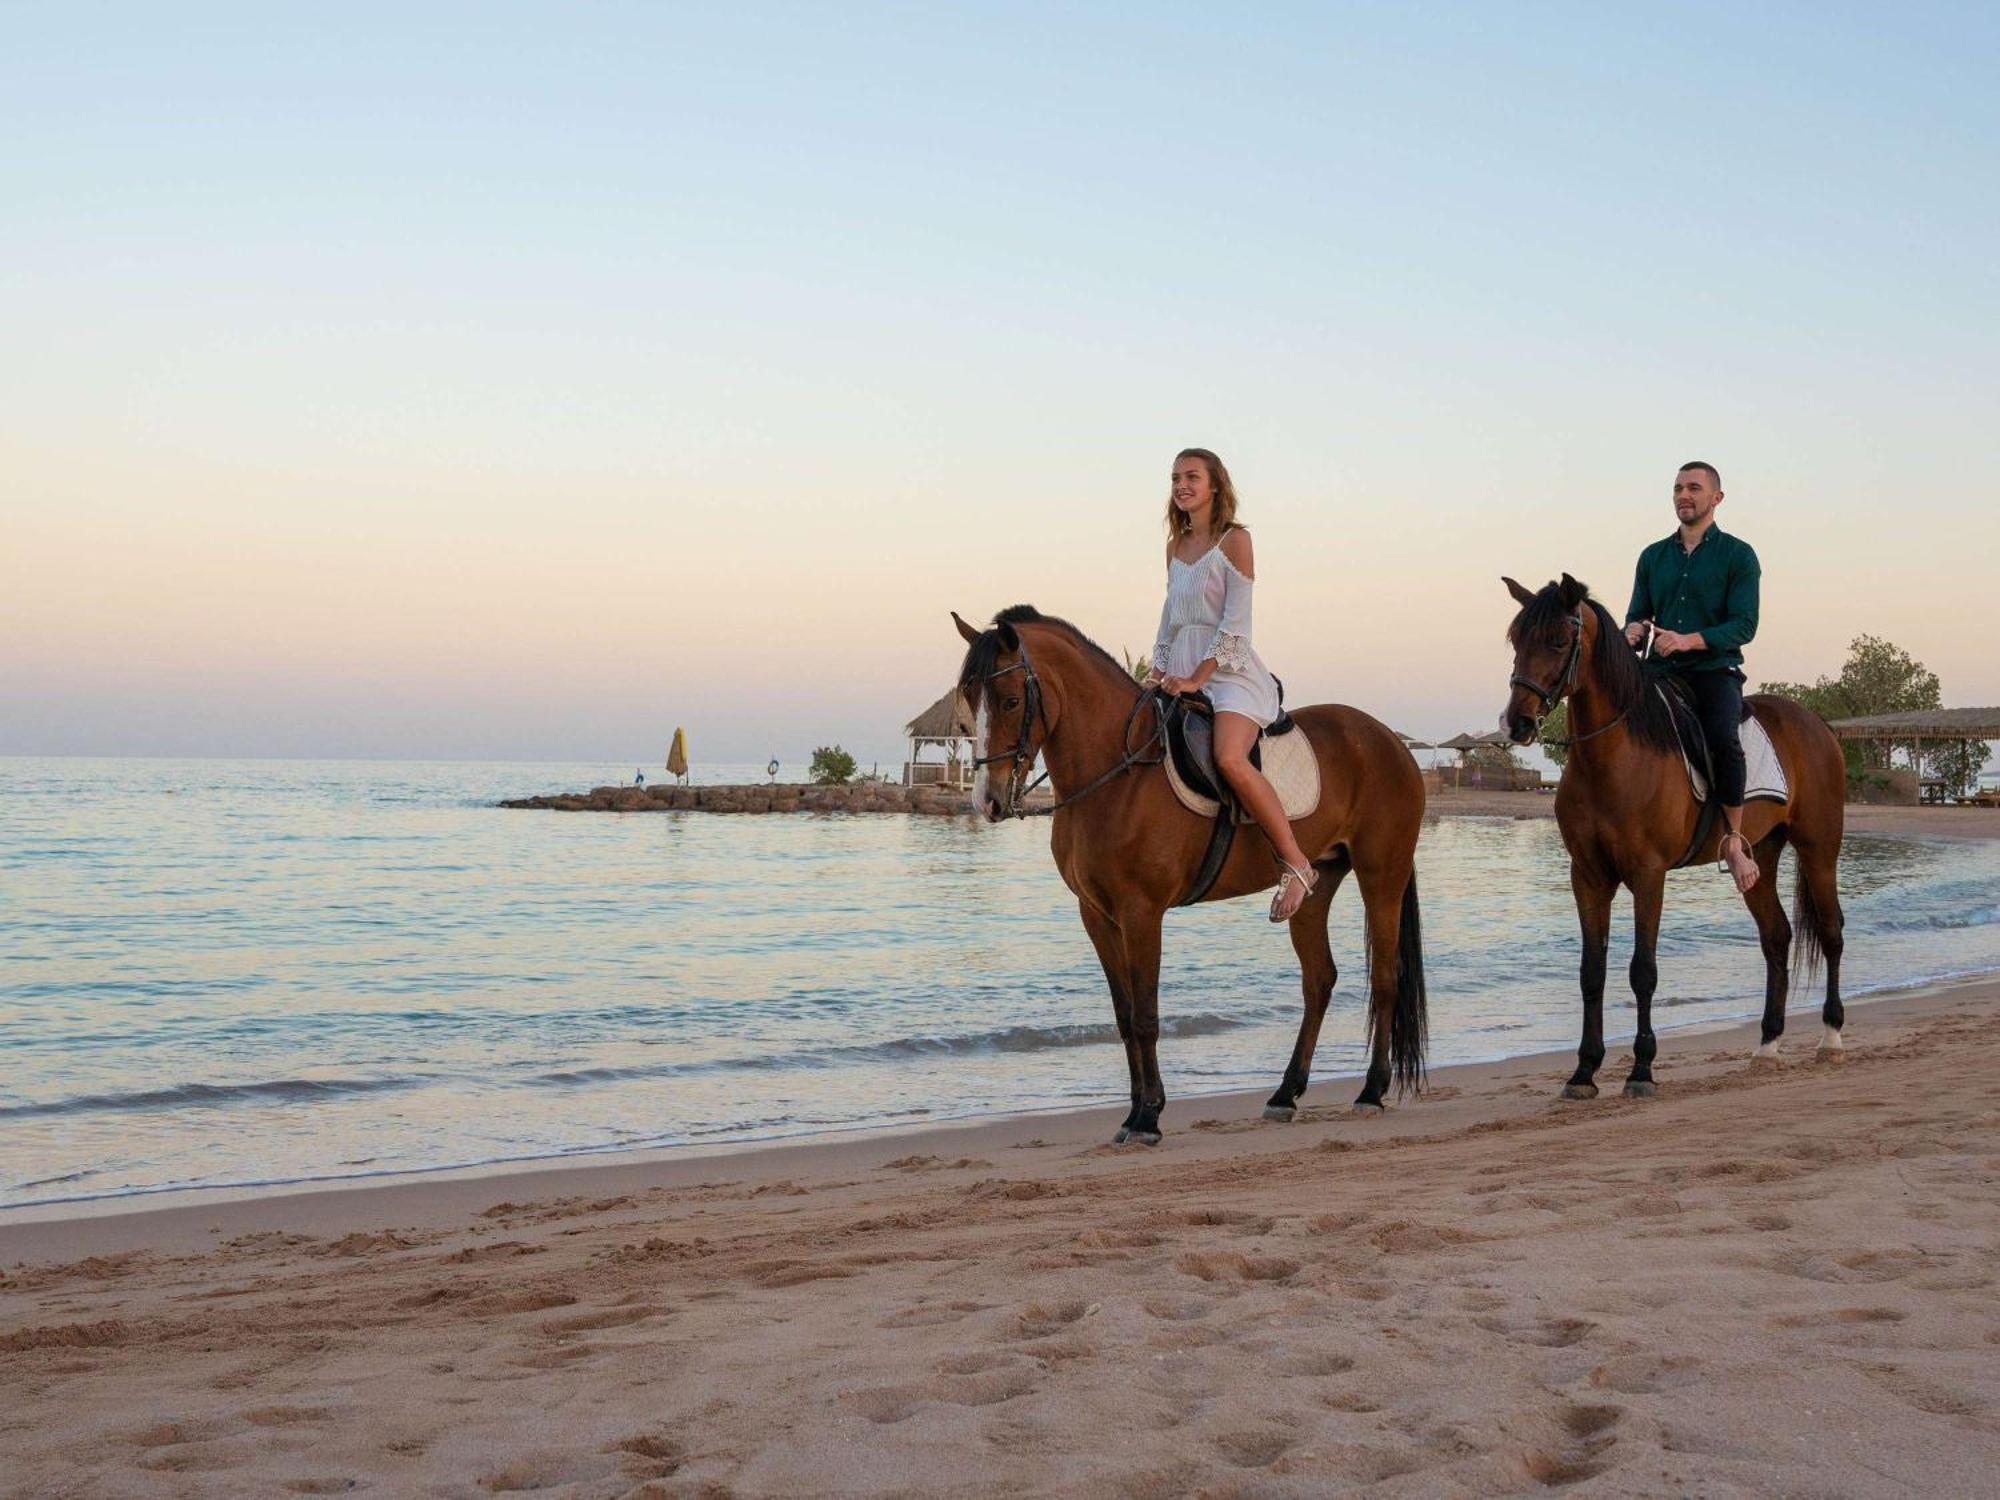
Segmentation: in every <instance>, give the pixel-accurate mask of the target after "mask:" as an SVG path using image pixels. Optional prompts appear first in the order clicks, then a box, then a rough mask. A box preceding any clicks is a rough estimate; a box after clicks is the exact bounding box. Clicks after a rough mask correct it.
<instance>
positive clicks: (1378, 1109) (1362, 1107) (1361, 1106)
mask: <svg viewBox="0 0 2000 1500" xmlns="http://www.w3.org/2000/svg"><path fill="white" fill-rule="evenodd" d="M1388 1112H1389V1111H1388V1110H1387V1109H1386V1108H1385V1107H1384V1106H1382V1105H1380V1104H1368V1103H1365V1102H1364V1101H1362V1100H1360V1099H1356V1100H1355V1101H1354V1107H1353V1108H1352V1109H1350V1110H1348V1113H1349V1114H1351V1115H1359V1116H1361V1117H1362V1118H1363V1119H1366V1118H1368V1117H1369V1116H1371V1115H1385V1114H1387V1113H1388Z"/></svg>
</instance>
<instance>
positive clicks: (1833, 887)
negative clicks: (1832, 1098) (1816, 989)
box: [1798, 847, 1847, 1062]
mask: <svg viewBox="0 0 2000 1500" xmlns="http://www.w3.org/2000/svg"><path fill="white" fill-rule="evenodd" d="M1798 856H1799V886H1800V890H1801V894H1802V896H1803V897H1804V899H1803V900H1802V901H1801V902H1800V907H1801V911H1800V915H1801V916H1802V917H1803V918H1804V920H1805V921H1806V922H1807V923H1808V924H1809V925H1810V928H1811V933H1810V941H1811V942H1813V943H1814V944H1816V945H1817V946H1818V948H1819V954H1820V957H1821V959H1823V960H1824V961H1825V963H1826V1004H1825V1006H1824V1007H1823V1008H1822V1009H1821V1010H1820V1021H1821V1023H1822V1030H1821V1032H1820V1041H1819V1057H1820V1060H1821V1061H1822V1062H1824V1061H1827V1060H1828V1059H1831V1060H1833V1061H1835V1062H1838V1061H1840V1060H1841V1056H1842V1044H1841V1040H1840V1029H1841V1027H1843V1026H1845V1025H1846V1024H1847V1012H1846V1010H1845V1008H1844V1007H1842V1005H1841V1003H1840V955H1841V954H1842V952H1844V951H1845V949H1846V947H1847V939H1846V938H1845V937H1844V936H1842V929H1843V927H1844V926H1845V925H1846V918H1845V917H1843V916H1842V915H1841V911H1840V878H1839V858H1840V856H1839V850H1838V848H1837V847H1836V849H1835V852H1834V853H1833V855H1831V856H1828V855H1827V854H1826V853H1825V851H1824V850H1811V851H1808V850H1806V849H1805V848H1803V847H1801V848H1800V849H1799V851H1798Z"/></svg>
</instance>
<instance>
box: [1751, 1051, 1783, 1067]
mask: <svg viewBox="0 0 2000 1500" xmlns="http://www.w3.org/2000/svg"><path fill="white" fill-rule="evenodd" d="M1784 1065H1785V1060H1784V1059H1783V1058H1782V1057H1780V1056H1778V1054H1777V1053H1775V1052H1766V1051H1765V1050H1764V1049H1763V1048H1761V1047H1759V1048H1758V1049H1757V1050H1756V1051H1755V1052H1753V1053H1751V1054H1750V1066H1751V1067H1753V1068H1782V1067H1783V1066H1784Z"/></svg>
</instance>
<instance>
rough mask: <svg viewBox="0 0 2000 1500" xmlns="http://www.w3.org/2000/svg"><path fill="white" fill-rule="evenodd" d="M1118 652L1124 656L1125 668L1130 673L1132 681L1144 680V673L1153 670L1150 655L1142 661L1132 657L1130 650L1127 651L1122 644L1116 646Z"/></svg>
mask: <svg viewBox="0 0 2000 1500" xmlns="http://www.w3.org/2000/svg"><path fill="white" fill-rule="evenodd" d="M1118 654H1119V655H1120V656H1122V657H1124V658H1125V670H1126V671H1128V672H1130V673H1131V674H1132V680H1133V681H1134V682H1144V681H1145V680H1146V674H1147V673H1149V672H1151V671H1152V670H1153V662H1152V658H1150V657H1148V658H1146V659H1145V660H1143V661H1142V660H1140V659H1138V658H1136V657H1134V656H1133V655H1132V653H1131V652H1130V651H1127V650H1126V649H1125V648H1124V647H1123V646H1120V647H1119V648H1118Z"/></svg>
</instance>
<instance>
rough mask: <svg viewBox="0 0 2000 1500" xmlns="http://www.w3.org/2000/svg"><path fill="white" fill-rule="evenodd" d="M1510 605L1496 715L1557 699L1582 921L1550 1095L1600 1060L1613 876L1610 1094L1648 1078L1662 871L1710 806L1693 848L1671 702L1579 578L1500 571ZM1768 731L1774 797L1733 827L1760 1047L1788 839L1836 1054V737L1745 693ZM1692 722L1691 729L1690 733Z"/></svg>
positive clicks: (1690, 807)
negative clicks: (1505, 687)
mask: <svg viewBox="0 0 2000 1500" xmlns="http://www.w3.org/2000/svg"><path fill="white" fill-rule="evenodd" d="M1501 581H1502V582H1503V583H1505V584H1506V585H1507V591H1508V592H1509V593H1510V594H1512V595H1513V596H1514V599H1515V601H1516V602H1517V603H1518V604H1519V605H1520V606H1521V609H1520V612H1519V613H1518V614H1516V615H1515V617H1514V621H1513V623H1512V624H1511V625H1509V626H1508V628H1507V639H1508V641H1509V642H1510V643H1511V644H1512V646H1513V648H1514V675H1513V678H1512V680H1511V682H1510V684H1509V687H1510V691H1509V694H1508V698H1507V707H1506V709H1505V711H1504V712H1503V713H1502V714H1501V723H1502V726H1503V727H1504V728H1505V729H1506V731H1507V734H1508V737H1509V738H1511V739H1512V740H1513V741H1514V743H1515V744H1517V745H1526V744H1530V743H1532V742H1533V741H1534V739H1535V737H1536V735H1537V734H1538V733H1539V731H1540V727H1541V721H1542V719H1543V718H1544V717H1545V716H1546V715H1547V714H1548V712H1549V711H1550V710H1551V709H1552V708H1554V707H1555V705H1556V704H1557V703H1558V702H1559V701H1561V700H1563V699H1565V698H1567V699H1568V701H1569V705H1570V708H1569V745H1570V750H1569V756H1568V759H1567V760H1566V762H1565V763H1564V766H1563V776H1562V784H1561V786H1560V787H1558V788H1557V790H1556V824H1557V826H1558V827H1559V828H1561V830H1562V837H1563V843H1564V845H1565V846H1566V847H1567V848H1568V850H1569V860H1570V865H1569V879H1570V889H1571V891H1572V892H1573V893H1574V894H1575V896H1576V911H1577V918H1578V921H1579V922H1580V924H1581V926H1582V929H1583V964H1582V971H1581V974H1582V985H1583V1040H1582V1042H1581V1043H1580V1044H1579V1045H1578V1047H1577V1053H1576V1057H1577V1065H1576V1071H1575V1072H1574V1073H1573V1074H1572V1075H1571V1076H1570V1080H1569V1082H1568V1084H1566V1085H1565V1086H1564V1088H1563V1095H1564V1097H1565V1098H1571V1099H1590V1098H1595V1097H1596V1095H1597V1083H1596V1075H1597V1070H1598V1068H1599V1067H1600V1066H1601V1065H1602V1064H1603V1062H1604V977H1605V949H1606V946H1607V942H1608V939H1609V934H1610V928H1611V903H1612V900H1613V899H1614V898H1615V897H1616V895H1617V893H1618V887H1619V886H1620V885H1623V886H1625V887H1626V888H1627V889H1629V890H1630V891H1631V892H1632V927H1633V939H1632V968H1631V982H1632V994H1633V997H1634V999H1635V1000H1636V1001H1637V1002H1638V1009H1639V1016H1638V1034H1637V1035H1636V1036H1635V1037H1634V1039H1633V1042H1632V1072H1631V1076H1630V1077H1629V1078H1628V1079H1627V1080H1626V1083H1625V1092H1626V1093H1627V1094H1630V1095H1634V1096H1641V1097H1643V1096H1646V1095H1650V1094H1652V1093H1654V1092H1655V1085H1654V1081H1653V1058H1654V1056H1655V1055H1656V1053H1657V1050H1658V1044H1657V1042H1656V1041H1655V1039H1654V1036H1653V991H1654V989H1655V987H1656V986H1657V984H1658V982H1659V970H1658V966H1657V965H1656V963H1655V961H1654V949H1655V944H1656V943H1657V940H1658V938H1659V931H1660V909H1661V906H1662V904H1663V901H1664V899H1665V893H1666V881H1667V871H1668V870H1669V869H1671V868H1673V867H1674V866H1675V864H1676V863H1677V862H1678V861H1680V860H1681V859H1682V857H1683V856H1684V855H1685V856H1686V857H1687V859H1688V860H1689V862H1691V863H1692V862H1699V861H1712V860H1714V859H1715V858H1716V857H1717V854H1718V849H1719V845H1720V844H1721V840H1722V833H1723V828H1722V825H1721V820H1720V819H1717V820H1716V825H1717V826H1716V827H1715V828H1713V829H1711V830H1709V832H1708V833H1707V835H1706V837H1705V838H1704V840H1703V842H1702V846H1701V847H1700V848H1694V847H1692V845H1693V843H1694V839H1695V835H1696V832H1697V830H1698V827H1699V822H1700V813H1701V807H1700V804H1698V803H1697V802H1696V801H1695V799H1694V793H1693V791H1692V790H1691V788H1690V787H1689V785H1688V776H1687V769H1686V767H1685V765H1684V764H1683V762H1682V759H1681V751H1680V746H1679V741H1678V740H1677V738H1676V737H1675V733H1674V726H1673V720H1672V717H1671V712H1670V710H1669V709H1668V708H1667V706H1666V704H1665V703H1663V702H1662V701H1661V699H1660V696H1659V694H1658V693H1657V692H1655V691H1654V689H1653V686H1652V684H1650V683H1649V682H1648V681H1647V680H1646V678H1645V674H1644V673H1643V672H1642V671H1641V669H1640V667H1639V662H1638V658H1637V657H1636V656H1635V655H1634V654H1633V652H1632V649H1631V647H1630V646H1629V645H1627V644H1626V641H1625V636H1624V632H1623V631H1621V630H1620V629H1619V627H1618V623H1617V622H1616V621H1615V620H1614V619H1613V618H1612V616H1611V613H1610V611H1609V610H1607V609H1605V607H1604V606H1603V605H1602V604H1599V603H1598V602H1597V601H1596V600H1595V599H1592V598H1591V597H1590V590H1589V589H1587V588H1586V587H1584V585H1583V584H1581V583H1579V582H1577V581H1576V579H1574V578H1572V577H1570V576H1569V574H1567V573H1565V574H1563V576H1562V578H1561V580H1560V581H1559V582H1555V583H1551V584H1549V585H1548V586H1547V587H1545V588H1543V589H1542V590H1540V591H1539V592H1535V593H1531V592H1530V591H1529V590H1527V589H1526V588H1524V587H1522V586H1521V585H1520V584H1518V583H1516V582H1515V581H1514V580H1513V579H1511V578H1507V579H1503V580H1501ZM1744 703H1745V704H1746V705H1747V706H1748V707H1749V709H1750V710H1751V712H1752V713H1754V714H1755V715H1756V717H1757V720H1758V722H1759V723H1761V724H1762V725H1763V726H1764V729H1765V731H1766V732H1767V733H1768V734H1769V735H1770V737H1771V743H1772V746H1773V747H1774V748H1775V749H1776V751H1777V754H1778V759H1779V761H1780V762H1781V763H1782V765H1783V766H1784V770H1785V777H1786V782H1787V785H1788V791H1789V800H1787V801H1785V802H1782V803H1780V802H1772V801H1764V800H1758V801H1752V802H1750V803H1749V804H1747V805H1746V806H1745V807H1744V809H1743V835H1744V838H1745V840H1746V841H1747V842H1748V843H1749V845H1750V848H1751V852H1752V853H1753V854H1754V855H1755V857H1756V860H1757V869H1758V876H1759V878H1758V880H1757V882H1756V883H1755V884H1754V885H1752V886H1751V887H1750V889H1749V890H1748V891H1747V892H1745V893H1744V896H1743V902H1744V904H1745V905H1746V906H1748V907H1749V908H1750V915H1751V916H1752V917H1753V918H1754V919H1755V921H1756V923H1757V935H1758V938H1759V940H1760V942H1761V945H1762V948H1763V951H1764V1024H1763V1039H1762V1044H1761V1045H1760V1046H1759V1047H1758V1049H1757V1054H1758V1056H1759V1057H1762V1058H1765V1059H1775V1058H1776V1057H1777V1055H1778V1038H1779V1037H1780V1036H1781V1035H1783V1033H1784V1030H1785V1004H1786V1000H1787V998H1788V995H1789V992H1790V984H1791V978H1792V976H1791V974H1790V972H1789V969H1788V965H1789V962H1790V958H1791V949H1792V936H1793V924H1792V922H1791V921H1787V920H1786V917H1785V911H1784V904H1783V902H1782V900H1781V899H1780V897H1779V895H1778V890H1777V873H1778V856H1779V855H1780V854H1781V853H1782V852H1783V851H1784V848H1785V845H1786V844H1787V843H1790V844H1791V846H1792V848H1793V851H1794V853H1795V855H1796V857H1797V861H1798V879H1797V882H1796V889H1795V894H1794V913H1793V914H1794V917H1795V919H1796V921H1797V925H1798V937H1799V959H1800V963H1799V979H1800V982H1801V984H1805V983H1809V982H1810V980H1811V977H1812V971H1813V969H1814V968H1815V967H1816V966H1817V964H1818V963H1819V962H1820V960H1821V959H1824V962H1825V967H1826V1005H1825V1008H1824V1009H1823V1011H1822V1012H1821V1017H1822V1020H1823V1021H1824V1023H1825V1031H1824V1034H1823V1040H1822V1041H1821V1043H1820V1055H1821V1056H1822V1057H1827V1056H1836V1057H1837V1056H1838V1054H1839V1052H1840V1049H1841V1039H1840V1028H1841V1026H1842V1024H1843V1023H1844V1020H1845V1015H1844V1012H1843V1009H1842V1007H1841V1003H1840V958H1841V950H1842V937H1841V913H1840V889H1839V878H1838V877H1839V864H1840V841H1841V834H1842V831H1843V828H1844V826H1845V820H1846V801H1847V796H1846V792H1847V773H1846V767H1845V765H1844V763H1843V761H1842V759H1841V754H1840V744H1839V742H1838V741H1837V740H1835V739H1834V737H1833V733H1832V731H1830V730H1829V729H1828V728H1827V727H1826V725H1825V724H1824V723H1822V722H1821V721H1820V719H1819V717H1818V715H1816V714H1814V713H1812V712H1811V711H1810V710H1808V709H1806V708H1804V707H1802V706H1800V705H1799V704H1797V703H1794V702H1793V701H1792V700H1791V699H1789V698H1781V697H1778V696H1776V695H1775V694H1770V693H1758V694H1755V695H1753V696H1751V697H1749V698H1746V699H1745V700H1744ZM1695 732H1696V733H1699V731H1698V730H1696V731H1695Z"/></svg>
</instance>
